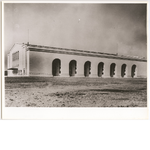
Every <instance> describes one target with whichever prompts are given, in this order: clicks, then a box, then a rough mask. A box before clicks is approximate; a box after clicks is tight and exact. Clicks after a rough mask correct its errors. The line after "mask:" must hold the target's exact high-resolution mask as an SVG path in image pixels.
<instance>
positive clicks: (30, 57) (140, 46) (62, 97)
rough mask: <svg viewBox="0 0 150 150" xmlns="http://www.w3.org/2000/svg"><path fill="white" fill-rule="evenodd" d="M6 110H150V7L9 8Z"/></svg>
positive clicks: (15, 5)
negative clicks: (149, 100)
mask: <svg viewBox="0 0 150 150" xmlns="http://www.w3.org/2000/svg"><path fill="white" fill-rule="evenodd" d="M3 29H4V32H3V37H4V43H3V44H4V46H3V51H4V72H3V74H4V88H5V97H4V98H5V100H4V106H5V107H6V108H10V107H11V108H12V107H13V108H15V107H21V108H24V107H30V108H41V107H42V108H49V109H51V108H120V107H123V108H133V107H134V108H139V107H140V108H143V107H144V108H147V3H92V2H91V3H88V2H87V3H19V2H18V3H12V2H11V3H4V4H3Z"/></svg>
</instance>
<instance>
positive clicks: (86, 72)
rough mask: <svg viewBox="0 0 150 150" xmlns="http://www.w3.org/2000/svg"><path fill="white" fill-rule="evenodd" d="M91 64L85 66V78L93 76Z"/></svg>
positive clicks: (88, 62)
mask: <svg viewBox="0 0 150 150" xmlns="http://www.w3.org/2000/svg"><path fill="white" fill-rule="evenodd" d="M90 71H91V62H90V61H87V62H85V64H84V76H85V77H89V75H90V74H91V72H90Z"/></svg>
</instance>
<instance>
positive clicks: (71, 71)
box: [69, 60, 77, 76]
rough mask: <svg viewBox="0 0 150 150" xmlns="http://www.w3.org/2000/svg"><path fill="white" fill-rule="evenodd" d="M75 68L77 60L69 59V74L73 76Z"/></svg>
mask: <svg viewBox="0 0 150 150" xmlns="http://www.w3.org/2000/svg"><path fill="white" fill-rule="evenodd" d="M76 69H77V62H76V61H75V60H71V61H70V63H69V75H70V76H75V74H76V73H77V72H76Z"/></svg>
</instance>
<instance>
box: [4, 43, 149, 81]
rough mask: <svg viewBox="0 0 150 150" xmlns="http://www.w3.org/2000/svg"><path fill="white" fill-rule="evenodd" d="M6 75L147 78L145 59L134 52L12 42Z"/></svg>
mask: <svg viewBox="0 0 150 150" xmlns="http://www.w3.org/2000/svg"><path fill="white" fill-rule="evenodd" d="M7 75H8V76H48V77H53V76H60V77H61V76H62V77H70V76H71V77H104V78H108V77H116V78H146V77H147V60H146V59H145V58H140V57H137V56H132V57H131V56H124V55H118V54H110V53H102V52H94V51H85V50H75V49H66V48H57V47H49V46H41V45H31V44H15V45H14V46H13V47H12V49H11V50H10V52H9V53H8V55H7Z"/></svg>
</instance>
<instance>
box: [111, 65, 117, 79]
mask: <svg viewBox="0 0 150 150" xmlns="http://www.w3.org/2000/svg"><path fill="white" fill-rule="evenodd" d="M115 68H116V64H115V63H112V64H111V65H110V77H114V75H115Z"/></svg>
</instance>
